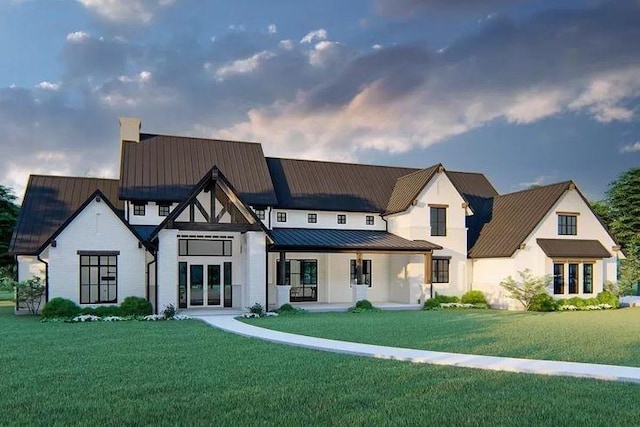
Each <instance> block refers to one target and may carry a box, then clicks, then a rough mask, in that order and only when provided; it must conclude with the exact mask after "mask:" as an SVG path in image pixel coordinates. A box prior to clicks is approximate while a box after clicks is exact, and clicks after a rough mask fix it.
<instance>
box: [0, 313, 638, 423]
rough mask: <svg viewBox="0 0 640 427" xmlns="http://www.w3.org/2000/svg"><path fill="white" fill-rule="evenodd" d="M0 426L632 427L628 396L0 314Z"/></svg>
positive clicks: (148, 326)
mask: <svg viewBox="0 0 640 427" xmlns="http://www.w3.org/2000/svg"><path fill="white" fill-rule="evenodd" d="M0 342H1V343H2V347H1V351H0V366H1V367H2V371H1V372H2V381H0V396H1V398H0V414H2V416H1V417H0V424H2V425H47V426H50V425H61V426H62V425H64V426H67V425H100V426H102V425H105V426H111V425H113V426H121V425H124V426H127V425H130V426H133V425H136V426H137V425H172V426H173V425H248V424H258V425H260V424H261V425H275V424H277V425H287V426H288V425H317V424H321V425H329V424H339V425H390V424H394V425H395V424H410V425H417V424H445V425H518V426H520V425H541V424H542V425H585V424H588V425H612V424H613V425H639V424H640V407H639V406H638V405H637V396H638V393H639V392H640V386H639V385H636V384H624V383H614V382H603V381H595V380H586V379H576V378H558V377H545V376H535V375H521V374H511V373H499V372H488V371H480V370H471V369H463V368H449V367H437V366H429V365H419V364H410V363H404V362H396V361H391V360H378V359H368V358H361V357H354V356H348V355H339V354H332V353H323V352H318V351H313V350H307V349H300V348H294V347H288V346H283V345H278V344H273V343H267V342H263V341H258V340H255V339H249V338H244V337H239V336H236V335H232V334H228V333H225V332H221V331H218V330H216V329H213V328H211V327H208V326H206V325H205V324H203V323H200V322H198V321H182V322H122V323H106V322H105V323H85V324H65V323H41V322H39V321H38V319H37V318H33V317H28V316H14V315H13V314H12V311H11V309H10V308H6V307H5V308H0Z"/></svg>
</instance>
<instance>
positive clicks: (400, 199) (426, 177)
mask: <svg viewBox="0 0 640 427" xmlns="http://www.w3.org/2000/svg"><path fill="white" fill-rule="evenodd" d="M440 168H442V165H441V164H440V163H438V164H437V165H433V166H431V167H429V168H426V169H420V170H418V171H416V172H412V173H410V174H407V175H404V176H401V177H399V178H398V179H397V180H396V183H395V185H394V186H393V192H392V193H391V197H389V202H388V203H387V209H386V210H385V212H384V214H385V215H390V214H394V213H398V212H404V211H406V210H407V209H408V208H409V206H411V203H412V202H413V200H414V199H415V198H416V197H418V195H419V194H420V193H421V192H422V190H423V189H424V187H425V186H426V185H427V183H428V182H429V181H431V179H432V178H433V176H434V175H435V174H436V172H438V170H439V169H440Z"/></svg>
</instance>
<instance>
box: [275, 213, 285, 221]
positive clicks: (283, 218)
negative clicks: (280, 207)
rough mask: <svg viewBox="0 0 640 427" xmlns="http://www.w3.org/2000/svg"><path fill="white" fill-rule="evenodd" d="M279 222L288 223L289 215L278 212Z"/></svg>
mask: <svg viewBox="0 0 640 427" xmlns="http://www.w3.org/2000/svg"><path fill="white" fill-rule="evenodd" d="M276 219H277V220H278V222H287V213H286V212H278V215H277V216H276Z"/></svg>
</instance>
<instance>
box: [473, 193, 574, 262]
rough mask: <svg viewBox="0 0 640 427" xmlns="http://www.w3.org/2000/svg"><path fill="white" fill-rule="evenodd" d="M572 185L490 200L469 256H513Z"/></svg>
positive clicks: (512, 194) (506, 195)
mask: <svg viewBox="0 0 640 427" xmlns="http://www.w3.org/2000/svg"><path fill="white" fill-rule="evenodd" d="M571 184H573V182H572V181H565V182H560V183H558V184H552V185H547V186H544V187H539V188H534V189H530V190H523V191H518V192H516V193H511V194H505V195H502V196H496V197H494V198H493V199H490V202H489V203H488V206H486V208H485V209H484V212H482V216H483V218H482V220H483V222H484V224H483V225H482V228H481V230H480V232H479V236H478V238H477V240H476V242H475V244H474V245H473V247H471V249H470V250H469V257H470V258H496V257H510V256H512V255H513V254H514V252H515V251H516V250H517V249H518V247H519V246H520V244H522V242H524V240H525V239H526V238H527V236H529V234H531V232H532V231H533V230H534V229H535V227H536V226H537V225H538V224H539V223H540V221H542V219H543V218H544V216H545V215H546V214H547V213H548V212H549V210H550V209H551V208H552V207H553V205H554V204H555V203H556V202H557V201H558V200H559V199H560V197H561V196H562V195H563V194H564V192H565V191H567V190H568V189H569V187H570V185H571Z"/></svg>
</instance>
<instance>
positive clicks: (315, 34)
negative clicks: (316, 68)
mask: <svg viewBox="0 0 640 427" xmlns="http://www.w3.org/2000/svg"><path fill="white" fill-rule="evenodd" d="M326 39H327V30H325V29H324V28H320V29H319V30H314V31H310V32H309V33H307V34H306V35H305V36H304V37H303V38H302V39H301V40H300V43H313V42H314V41H321V40H326Z"/></svg>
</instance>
